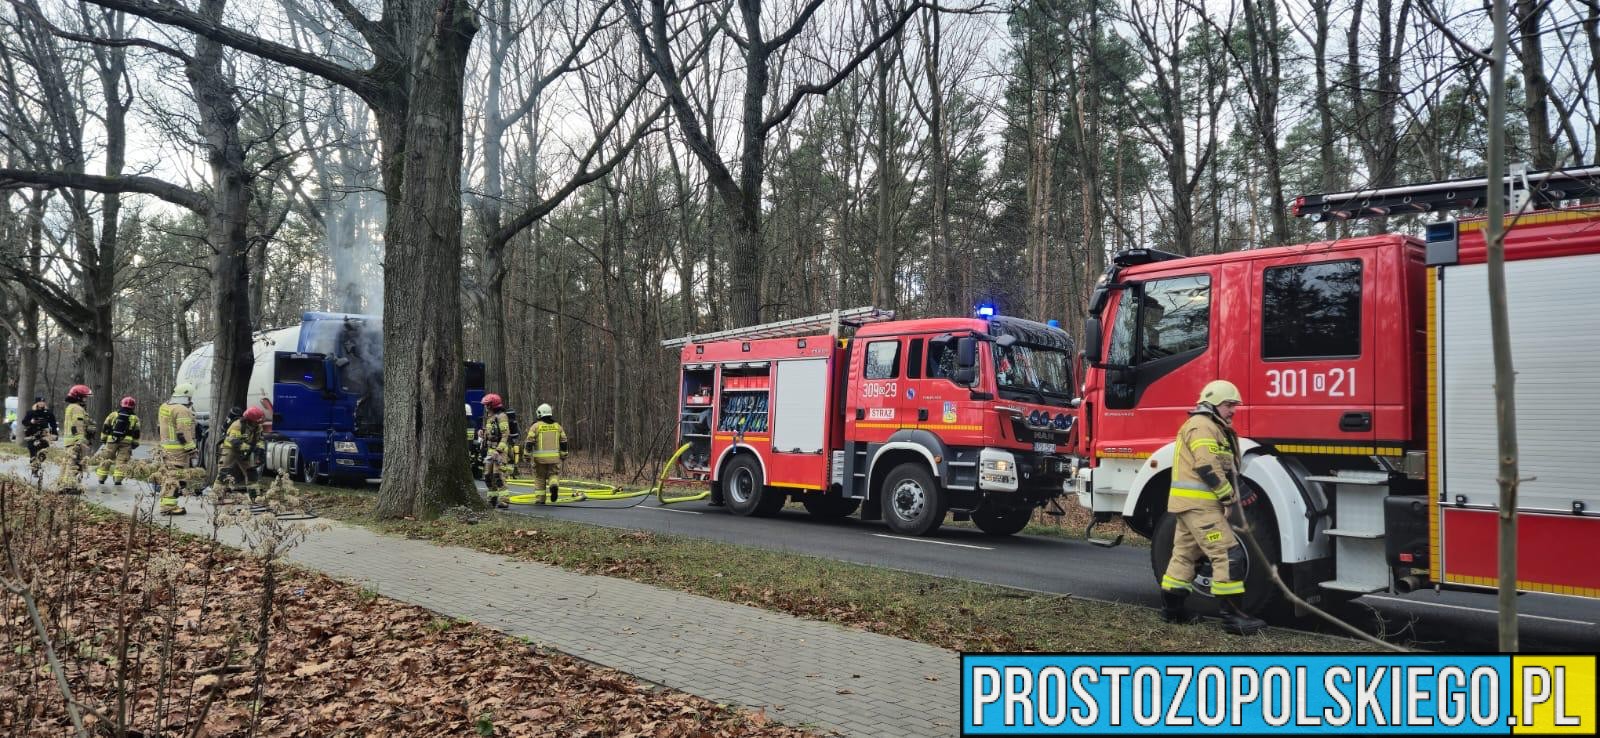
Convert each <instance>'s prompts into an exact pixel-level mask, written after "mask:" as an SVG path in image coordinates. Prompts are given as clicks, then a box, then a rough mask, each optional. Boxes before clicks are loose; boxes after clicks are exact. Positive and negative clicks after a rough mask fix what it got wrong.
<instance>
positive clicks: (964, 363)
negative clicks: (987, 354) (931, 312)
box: [950, 336, 978, 387]
mask: <svg viewBox="0 0 1600 738" xmlns="http://www.w3.org/2000/svg"><path fill="white" fill-rule="evenodd" d="M950 378H951V379H953V380H955V383H956V384H959V385H963V386H968V387H970V386H972V385H973V384H976V383H977V381H978V339H976V338H973V337H972V336H962V337H961V338H959V339H957V340H956V370H955V372H954V373H953V374H951V375H950Z"/></svg>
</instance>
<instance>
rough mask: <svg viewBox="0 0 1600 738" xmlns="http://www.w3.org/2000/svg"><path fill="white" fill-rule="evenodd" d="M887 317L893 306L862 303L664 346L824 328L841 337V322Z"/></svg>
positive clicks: (808, 333) (799, 333) (863, 322)
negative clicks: (883, 307)
mask: <svg viewBox="0 0 1600 738" xmlns="http://www.w3.org/2000/svg"><path fill="white" fill-rule="evenodd" d="M885 320H894V311H893V310H880V309H878V308H875V307H870V306H869V307H858V308H851V309H849V310H835V311H833V312H831V313H822V314H821V315H808V316H806V317H804V318H790V319H788V320H780V321H777V322H774V323H762V324H761V325H752V326H749V327H746V328H732V329H729V330H725V331H716V332H714V333H702V334H700V335H698V336H684V337H683V338H669V339H667V340H665V341H662V342H661V346H662V348H682V347H684V346H687V345H689V344H691V343H708V342H710V341H727V340H732V339H736V338H739V339H748V340H756V339H762V338H783V337H785V336H812V335H816V334H818V333H824V332H826V333H828V334H830V335H832V336H834V337H838V335H839V329H840V327H841V326H847V325H848V326H851V327H859V326H863V325H866V324H868V323H881V322H883V321H885Z"/></svg>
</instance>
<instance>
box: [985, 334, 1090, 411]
mask: <svg viewBox="0 0 1600 738" xmlns="http://www.w3.org/2000/svg"><path fill="white" fill-rule="evenodd" d="M994 379H995V386H996V388H997V389H999V390H1000V394H1001V396H1003V397H1010V398H1012V399H1019V400H1032V401H1034V402H1038V403H1041V404H1050V405H1065V404H1067V401H1068V400H1071V399H1072V359H1071V356H1070V355H1069V354H1068V352H1066V351H1062V350H1060V349H1050V348H1043V347H1040V346H1029V345H1025V344H1012V345H1010V346H1000V345H996V346H995V347H994Z"/></svg>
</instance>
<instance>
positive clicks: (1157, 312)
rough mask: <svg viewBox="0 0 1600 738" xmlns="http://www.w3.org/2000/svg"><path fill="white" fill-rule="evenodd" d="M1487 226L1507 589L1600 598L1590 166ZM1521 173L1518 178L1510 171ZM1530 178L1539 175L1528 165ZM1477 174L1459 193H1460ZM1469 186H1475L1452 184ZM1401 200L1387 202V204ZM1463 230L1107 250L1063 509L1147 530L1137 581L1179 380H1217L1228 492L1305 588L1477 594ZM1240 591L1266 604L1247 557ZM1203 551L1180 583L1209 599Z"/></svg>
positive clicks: (1088, 329)
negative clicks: (1510, 516)
mask: <svg viewBox="0 0 1600 738" xmlns="http://www.w3.org/2000/svg"><path fill="white" fill-rule="evenodd" d="M1566 174H1567V175H1571V176H1570V177H1566V178H1565V179H1561V180H1559V181H1563V182H1564V181H1567V180H1568V179H1570V180H1572V181H1573V182H1577V183H1578V184H1568V185H1567V186H1566V187H1565V188H1564V189H1563V188H1560V187H1556V186H1548V187H1545V188H1544V189H1545V190H1547V191H1545V192H1543V193H1538V192H1536V193H1534V194H1535V196H1536V197H1538V198H1539V199H1540V202H1539V203H1534V204H1543V205H1545V206H1546V209H1544V210H1539V211H1528V212H1524V213H1523V214H1521V215H1518V216H1515V217H1513V218H1508V221H1507V222H1508V226H1509V228H1508V235H1507V238H1506V245H1505V248H1506V260H1507V263H1506V275H1507V283H1508V290H1509V302H1510V317H1511V324H1512V328H1513V335H1512V344H1513V350H1514V352H1515V356H1516V359H1515V361H1516V369H1517V372H1518V383H1517V385H1516V389H1517V395H1518V397H1517V404H1518V407H1519V417H1518V430H1519V434H1520V436H1521V444H1522V446H1521V447H1522V452H1521V454H1520V457H1521V463H1522V469H1523V473H1524V476H1527V477H1531V478H1530V479H1529V480H1528V481H1526V482H1525V483H1524V484H1523V485H1522V488H1521V489H1522V493H1521V496H1520V498H1519V502H1518V505H1517V511H1516V514H1517V515H1518V516H1519V521H1520V522H1519V525H1520V528H1521V532H1520V542H1519V548H1518V551H1519V557H1520V558H1519V566H1518V569H1519V571H1518V579H1519V583H1518V586H1519V589H1522V590H1526V591H1542V592H1553V593H1558V594H1569V595H1578V596H1588V597H1600V549H1596V548H1595V547H1594V546H1592V545H1591V544H1589V543H1587V541H1592V540H1594V539H1595V538H1596V537H1600V517H1596V515H1595V512H1594V511H1595V506H1596V505H1597V504H1600V487H1597V486H1596V485H1595V484H1593V483H1592V480H1591V477H1592V475H1591V474H1590V472H1589V469H1588V461H1589V459H1590V458H1591V457H1593V455H1594V454H1595V452H1596V451H1597V450H1600V443H1597V436H1596V435H1595V431H1596V430H1600V428H1596V425H1595V419H1596V418H1597V417H1600V416H1597V413H1600V371H1596V370H1595V369H1594V367H1595V365H1596V362H1597V360H1600V298H1597V297H1596V293H1595V291H1594V290H1593V287H1592V279H1593V278H1592V276H1591V275H1593V274H1596V273H1600V209H1596V208H1593V207H1580V208H1566V209H1559V208H1556V207H1554V206H1556V205H1558V204H1559V203H1560V202H1561V201H1564V200H1570V199H1573V198H1576V197H1578V196H1579V195H1582V196H1586V197H1587V196H1593V194H1595V193H1596V190H1595V188H1594V182H1597V181H1600V170H1596V171H1593V172H1589V171H1587V170H1586V171H1585V173H1583V174H1582V175H1581V176H1579V175H1577V174H1574V173H1572V172H1571V171H1570V170H1569V171H1568V172H1567V173H1566ZM1532 176H1533V175H1530V177H1532ZM1550 176H1551V175H1546V177H1547V181H1555V180H1550V179H1549V177H1550ZM1474 187H1476V189H1474ZM1486 189H1487V185H1486V184H1485V183H1483V182H1482V181H1481V180H1479V181H1477V183H1476V184H1474V182H1473V181H1470V180H1469V181H1455V182H1446V183H1438V184H1434V185H1425V186H1413V187H1407V188H1393V189H1392V190H1374V191H1366V192H1359V193H1340V194H1337V195H1326V196H1316V197H1313V198H1302V199H1301V201H1300V202H1299V203H1298V205H1297V208H1298V209H1299V211H1300V213H1301V214H1306V215H1312V214H1317V215H1320V216H1321V217H1324V218H1328V217H1334V218H1343V217H1359V216H1360V215H1361V214H1363V213H1366V214H1379V213H1389V212H1397V213H1398V212H1406V210H1405V209H1410V210H1412V211H1416V210H1423V209H1428V210H1444V209H1450V208H1453V207H1471V206H1473V204H1474V203H1481V202H1482V198H1483V196H1484V195H1485V191H1486ZM1474 193H1476V194H1474ZM1402 208H1405V209H1402ZM1483 225H1484V222H1483V220H1482V219H1475V220H1474V219H1466V220H1462V221H1460V222H1457V221H1452V220H1443V221H1438V222H1434V223H1429V224H1428V225H1427V228H1426V238H1424V239H1418V238H1413V237H1409V236H1403V235H1380V236H1368V237H1357V238H1347V239H1342V240H1337V241H1326V242H1317V243H1308V244H1301V245H1296V246H1288V247H1281V248H1266V249H1260V250H1253V251H1242V252H1235V253H1226V254H1217V255H1209V256H1199V257H1192V258H1181V257H1177V256H1174V255H1171V254H1164V253H1161V252H1158V251H1153V250H1148V249H1138V250H1133V251H1129V252H1124V253H1122V254H1119V255H1117V256H1116V257H1115V259H1114V260H1113V263H1112V266H1111V267H1110V268H1109V269H1108V271H1107V274H1106V277H1105V278H1104V279H1103V280H1102V282H1101V284H1100V286H1099V287H1098V289H1097V290H1096V293H1095V295H1094V297H1093V298H1092V300H1091V311H1090V312H1091V316H1092V317H1090V318H1089V319H1088V321H1087V323H1086V326H1085V339H1084V341H1085V344H1086V345H1085V350H1084V358H1085V359H1086V365H1087V367H1088V368H1087V369H1086V370H1085V372H1084V375H1085V376H1084V388H1083V401H1082V406H1081V408H1080V413H1081V424H1080V434H1079V436H1078V439H1077V441H1078V454H1079V455H1080V456H1082V457H1083V458H1084V460H1085V463H1084V465H1083V467H1082V468H1081V469H1080V470H1079V471H1078V473H1077V477H1076V479H1075V488H1076V491H1077V495H1078V499H1079V501H1080V503H1082V504H1083V505H1085V506H1087V507H1089V508H1090V509H1092V510H1093V511H1095V513H1096V514H1097V515H1116V516H1121V518H1122V519H1123V520H1124V521H1126V523H1127V524H1128V526H1129V527H1131V528H1132V529H1134V530H1135V531H1137V532H1139V533H1141V534H1143V535H1145V536H1147V537H1149V538H1150V539H1151V540H1152V542H1153V545H1152V556H1151V559H1152V561H1151V563H1152V568H1153V570H1154V574H1155V575H1156V576H1157V577H1158V578H1159V576H1160V574H1161V573H1162V571H1163V570H1164V569H1165V568H1166V563H1167V560H1168V558H1169V557H1170V553H1171V547H1172V536H1173V530H1174V523H1173V521H1172V519H1171V517H1170V516H1168V515H1166V506H1167V491H1168V487H1169V485H1170V482H1171V466H1172V456H1173V439H1174V437H1175V435H1176V432H1177V430H1178V428H1179V426H1180V425H1181V424H1182V423H1183V421H1184V418H1185V417H1186V416H1187V414H1188V412H1189V411H1190V410H1191V409H1192V408H1193V407H1194V406H1195V404H1196V399H1197V397H1198V395H1199V392H1200V389H1201V387H1202V386H1204V385H1205V384H1206V382H1208V381H1210V380H1213V379H1227V380H1230V381H1232V382H1233V383H1234V384H1235V385H1237V386H1238V387H1239V390H1240V393H1241V394H1242V395H1243V398H1244V403H1243V406H1242V407H1241V408H1240V409H1239V411H1238V413H1237V414H1236V416H1235V420H1234V425H1235V428H1236V430H1237V431H1238V433H1239V435H1240V438H1241V443H1240V446H1241V448H1240V449H1239V450H1240V452H1241V454H1242V457H1243V464H1242V468H1241V474H1240V476H1241V477H1242V478H1243V481H1244V489H1243V490H1242V491H1243V494H1242V495H1241V499H1242V501H1243V503H1244V509H1245V514H1246V515H1247V516H1248V517H1249V518H1250V521H1251V523H1252V527H1253V528H1254V530H1255V532H1256V538H1257V539H1258V541H1259V542H1260V543H1261V544H1262V547H1263V549H1265V552H1266V554H1267V555H1268V557H1269V558H1271V559H1273V560H1274V561H1275V562H1276V563H1277V564H1278V565H1279V572H1280V574H1282V575H1284V577H1285V579H1286V580H1288V581H1289V582H1291V585H1292V587H1293V588H1294V589H1295V590H1296V592H1297V594H1299V595H1301V596H1302V597H1305V598H1307V599H1308V600H1312V601H1315V600H1316V599H1317V598H1319V597H1327V596H1330V595H1334V596H1340V597H1352V596H1358V595H1360V594H1364V593H1371V592H1379V591H1395V592H1408V591H1411V590H1413V589H1416V588H1418V587H1423V586H1437V587H1461V588H1470V587H1479V588H1481V587H1492V586H1493V585H1494V582H1495V580H1494V577H1495V573H1496V572H1495V568H1496V559H1495V550H1496V538H1495V525H1494V521H1495V518H1496V517H1497V513H1498V493H1497V483H1496V429H1495V423H1494V397H1493V360H1492V355H1491V347H1492V344H1491V341H1490V327H1489V320H1488V297H1487V290H1486V287H1485V284H1486V281H1485V280H1486V276H1485V275H1486V271H1487V269H1486V264H1485V247H1484V229H1483ZM1247 566H1248V575H1247V577H1246V579H1245V587H1246V606H1247V607H1250V608H1261V607H1265V606H1266V605H1268V604H1270V602H1271V601H1272V600H1273V599H1274V598H1275V597H1276V594H1277V593H1276V592H1275V591H1274V588H1273V586H1272V585H1271V584H1270V583H1269V581H1268V578H1267V573H1266V569H1265V567H1263V566H1261V565H1260V562H1256V561H1249V562H1248V564H1247ZM1208 572H1209V565H1208V564H1206V565H1202V566H1201V572H1200V574H1199V576H1197V579H1196V582H1195V584H1196V591H1197V592H1200V593H1201V594H1204V595H1209V578H1208V577H1207V574H1208Z"/></svg>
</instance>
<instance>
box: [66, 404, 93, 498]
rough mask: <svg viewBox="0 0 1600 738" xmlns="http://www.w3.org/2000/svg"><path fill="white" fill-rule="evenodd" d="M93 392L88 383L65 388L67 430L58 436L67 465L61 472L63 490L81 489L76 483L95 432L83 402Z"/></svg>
mask: <svg viewBox="0 0 1600 738" xmlns="http://www.w3.org/2000/svg"><path fill="white" fill-rule="evenodd" d="M93 396H94V391H93V390H91V389H89V387H88V386H87V385H82V384H75V385H72V389H69V390H67V409H66V412H65V413H64V418H63V419H64V421H65V422H64V423H63V425H65V426H66V432H65V433H63V434H62V436H61V445H62V446H65V447H66V449H67V468H66V469H65V470H63V471H64V473H63V474H62V475H61V478H62V485H61V491H62V492H63V493H65V494H69V495H71V494H80V493H82V492H83V489H82V488H80V487H79V486H78V483H79V481H80V480H81V479H82V478H83V472H84V469H85V467H87V466H88V464H87V462H88V460H89V444H90V443H92V442H93V441H94V438H95V434H96V433H97V431H96V429H95V426H94V421H93V420H90V419H89V410H88V409H87V408H85V407H84V406H83V405H84V402H85V401H87V400H88V399H89V398H90V397H93Z"/></svg>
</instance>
